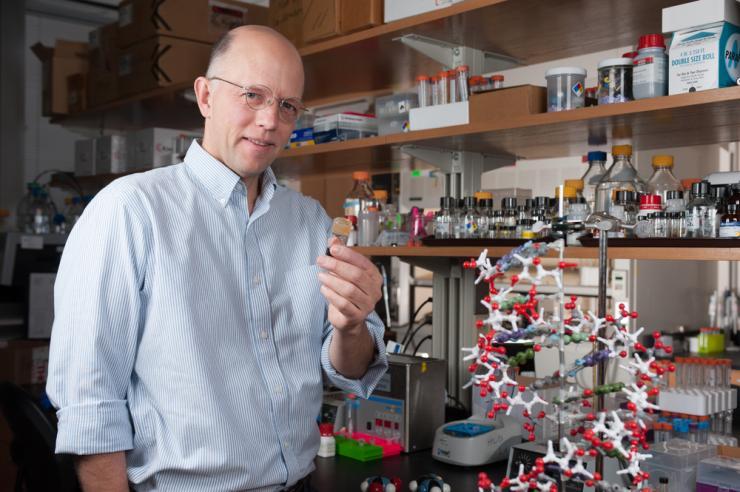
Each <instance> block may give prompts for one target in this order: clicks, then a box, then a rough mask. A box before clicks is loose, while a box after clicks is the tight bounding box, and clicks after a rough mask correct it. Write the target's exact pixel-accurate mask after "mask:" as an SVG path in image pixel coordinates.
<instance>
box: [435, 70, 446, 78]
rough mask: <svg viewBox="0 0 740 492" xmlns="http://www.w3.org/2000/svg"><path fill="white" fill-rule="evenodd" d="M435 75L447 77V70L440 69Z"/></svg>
mask: <svg viewBox="0 0 740 492" xmlns="http://www.w3.org/2000/svg"><path fill="white" fill-rule="evenodd" d="M437 77H439V78H440V79H441V78H447V70H442V71H441V72H439V73H438V74H437Z"/></svg>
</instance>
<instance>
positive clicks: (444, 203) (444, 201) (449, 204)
mask: <svg viewBox="0 0 740 492" xmlns="http://www.w3.org/2000/svg"><path fill="white" fill-rule="evenodd" d="M439 205H440V207H441V208H444V209H448V210H449V209H451V208H455V199H454V198H452V197H451V196H443V197H442V198H440V199H439Z"/></svg>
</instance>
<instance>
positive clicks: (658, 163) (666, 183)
mask: <svg viewBox="0 0 740 492" xmlns="http://www.w3.org/2000/svg"><path fill="white" fill-rule="evenodd" d="M652 166H653V174H652V175H651V176H650V179H648V182H647V185H648V192H649V193H650V194H652V195H660V197H661V198H662V200H663V204H664V205H665V204H666V203H667V200H668V196H667V193H668V192H669V191H683V187H682V186H681V181H679V180H678V178H677V177H676V176H674V175H673V156H672V155H654V156H653V160H652Z"/></svg>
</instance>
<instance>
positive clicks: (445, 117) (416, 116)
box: [409, 101, 470, 131]
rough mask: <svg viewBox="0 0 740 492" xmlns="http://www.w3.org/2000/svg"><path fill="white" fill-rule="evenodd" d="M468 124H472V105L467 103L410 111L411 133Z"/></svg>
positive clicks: (439, 105)
mask: <svg viewBox="0 0 740 492" xmlns="http://www.w3.org/2000/svg"><path fill="white" fill-rule="evenodd" d="M468 123H470V105H469V104H468V102H467V101H463V102H456V103H450V104H438V105H436V106H426V107H423V108H414V109H412V110H411V111H409V127H410V129H411V131H415V130H429V129H430V128H442V127H445V126H455V125H466V124H468Z"/></svg>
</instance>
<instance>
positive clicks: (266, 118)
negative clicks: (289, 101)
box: [257, 99, 280, 130]
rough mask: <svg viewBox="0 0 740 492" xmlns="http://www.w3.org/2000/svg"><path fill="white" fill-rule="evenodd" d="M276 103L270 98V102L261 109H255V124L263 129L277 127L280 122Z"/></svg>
mask: <svg viewBox="0 0 740 492" xmlns="http://www.w3.org/2000/svg"><path fill="white" fill-rule="evenodd" d="M278 104H279V103H278V101H276V100H275V99H272V100H271V104H268V105H267V106H265V107H264V108H262V109H261V110H259V111H257V125H259V126H261V127H262V128H264V129H265V130H274V129H275V128H277V126H278V124H279V123H280V115H279V113H278Z"/></svg>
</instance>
